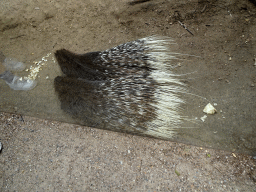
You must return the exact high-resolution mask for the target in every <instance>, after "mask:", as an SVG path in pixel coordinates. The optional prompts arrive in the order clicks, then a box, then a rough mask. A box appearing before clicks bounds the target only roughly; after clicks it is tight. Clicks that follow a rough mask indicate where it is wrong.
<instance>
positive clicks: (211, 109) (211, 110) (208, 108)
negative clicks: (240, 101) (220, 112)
mask: <svg viewBox="0 0 256 192" xmlns="http://www.w3.org/2000/svg"><path fill="white" fill-rule="evenodd" d="M203 112H204V113H207V114H209V115H213V114H214V113H216V112H217V110H216V109H215V108H214V107H213V106H212V104H211V103H208V104H207V105H206V106H205V108H204V110H203Z"/></svg>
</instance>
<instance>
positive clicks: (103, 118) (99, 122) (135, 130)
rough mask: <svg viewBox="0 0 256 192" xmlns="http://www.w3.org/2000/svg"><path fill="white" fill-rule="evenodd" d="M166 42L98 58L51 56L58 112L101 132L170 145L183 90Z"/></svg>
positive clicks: (180, 119)
mask: <svg viewBox="0 0 256 192" xmlns="http://www.w3.org/2000/svg"><path fill="white" fill-rule="evenodd" d="M171 44H173V41H172V40H171V39H170V38H167V37H157V36H152V37H146V38H143V39H139V40H136V41H132V42H128V43H125V44H122V45H119V46H117V47H114V48H111V49H108V50H106V51H102V52H90V53H86V54H74V53H71V52H70V51H67V50H65V49H62V50H58V51H56V53H55V56H56V58H57V61H58V63H59V65H60V67H61V70H62V72H63V73H64V74H65V75H64V76H58V77H56V78H55V81H54V86H55V90H56V92H57V94H58V97H59V99H60V101H61V108H62V109H63V110H64V111H65V112H67V113H68V114H70V115H71V116H72V117H73V118H75V119H76V120H77V122H79V123H81V124H83V125H87V126H91V127H95V128H101V129H108V130H112V131H120V132H126V133H131V134H135V135H141V136H150V137H155V138H161V139H170V138H172V136H173V133H174V130H175V129H177V128H182V126H183V123H184V121H189V119H187V118H186V117H184V116H182V108H181V106H182V105H183V104H184V103H185V101H184V100H183V99H182V97H181V94H183V93H185V92H186V86H185V85H184V84H183V83H182V82H181V81H180V80H179V79H178V78H177V76H176V75H175V74H173V72H172V70H171V69H172V65H171V63H172V60H173V59H175V58H176V55H177V54H175V53H171V52H170V51H169V46H171Z"/></svg>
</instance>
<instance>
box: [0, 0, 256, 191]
mask: <svg viewBox="0 0 256 192" xmlns="http://www.w3.org/2000/svg"><path fill="white" fill-rule="evenodd" d="M129 2H131V1H129V0H98V1H94V0H87V1H82V0H77V1H74V0H67V1H65V2H63V1H60V0H40V1H39V0H38V1H34V0H33V1H32V0H22V1H21V0H16V1H9V0H2V1H0V50H1V51H2V52H3V53H4V54H5V55H6V56H8V57H13V58H16V59H18V60H20V61H23V62H25V63H27V64H32V61H34V60H36V59H37V58H39V57H40V56H43V55H46V54H47V53H49V52H52V53H53V52H54V51H55V50H57V49H60V48H66V49H69V50H71V51H73V52H77V53H84V52H88V51H99V50H105V49H108V48H110V47H113V46H116V45H118V44H121V43H124V42H127V41H131V40H135V39H138V38H142V37H146V36H150V35H155V34H158V35H164V36H169V37H172V38H174V39H175V41H176V42H177V43H178V45H179V48H180V50H182V52H186V53H188V54H192V55H199V56H201V57H203V58H204V61H208V62H205V65H204V66H203V70H204V71H207V73H205V75H204V76H203V78H202V79H203V80H201V81H205V82H210V81H211V82H212V81H215V82H216V83H215V84H206V85H204V84H198V85H194V87H195V88H197V89H198V88H200V87H201V88H202V89H204V88H207V87H211V88H212V90H211V91H212V92H214V93H216V94H217V95H218V94H219V95H221V92H225V86H224V85H227V84H230V82H231V84H230V87H231V88H232V85H233V84H232V82H239V83H238V88H236V87H233V90H236V89H237V92H233V93H232V94H234V95H239V94H240V93H243V94H244V98H246V99H245V100H241V97H239V99H240V100H241V101H240V100H239V99H237V98H236V97H235V96H234V97H232V101H233V100H234V101H235V102H236V103H238V104H239V105H237V106H235V107H234V106H230V108H232V107H233V108H232V110H233V111H234V113H233V114H232V115H234V117H233V119H230V122H231V123H232V121H235V120H236V119H239V118H241V119H243V120H244V121H239V123H240V124H239V126H240V127H243V126H244V125H245V124H246V126H249V127H250V128H251V132H248V133H246V134H247V136H248V137H247V138H250V139H248V141H247V144H246V150H248V151H249V152H250V153H251V154H254V153H253V152H256V151H255V139H253V138H255V137H256V131H255V123H254V122H255V84H256V75H255V74H256V73H255V68H256V67H255V65H256V64H255V62H256V61H255V58H256V41H255V38H256V37H255V32H256V6H255V5H254V4H253V3H252V2H253V1H251V2H250V1H247V0H244V1H237V0H230V1H216V0H208V1H207V0H184V1H180V0H156V1H149V2H144V3H138V4H129ZM254 2H255V1H254ZM179 21H180V22H181V23H183V24H185V25H186V26H187V28H188V29H189V31H190V32H191V33H192V34H193V35H192V34H191V33H190V32H188V31H186V30H185V29H184V28H183V27H182V26H181V25H180V23H179ZM215 90H219V91H217V92H216V91H215ZM0 91H1V87H0ZM0 94H2V93H1V92H0ZM223 94H224V93H223ZM226 94H227V95H228V93H226ZM213 96H214V95H213ZM228 96H230V95H228ZM240 96H241V95H240ZM223 98H224V97H223ZM223 103H224V101H223ZM230 103H231V104H232V102H230ZM236 107H237V108H236ZM0 111H5V110H4V109H1V110H0ZM13 112H14V111H13ZM239 112H241V113H239ZM27 114H29V113H27ZM237 114H238V115H239V118H238V115H237ZM235 115H237V116H235ZM213 121H214V120H212V121H211V122H210V123H212V122H213ZM245 122H246V123H245ZM218 126H220V127H221V126H222V125H221V124H220V125H218ZM246 126H245V127H246ZM233 132H236V130H233ZM195 134H198V133H195ZM232 136H234V138H235V139H236V140H238V141H239V142H241V143H245V142H244V140H242V139H241V138H240V137H239V134H238V135H237V134H236V135H235V134H234V135H232ZM249 136H250V137H249ZM0 141H1V143H2V145H3V148H2V151H1V153H0V162H1V163H0V191H96V190H97V191H255V189H256V184H255V182H256V159H255V158H256V157H255V156H249V155H243V154H238V153H236V152H234V153H232V152H228V151H220V150H214V149H207V148H205V147H201V146H197V147H195V146H191V145H185V144H181V143H175V142H169V141H161V140H157V139H150V138H143V137H139V136H132V135H127V134H121V133H114V132H110V131H105V130H98V129H92V128H88V127H83V126H79V125H74V124H68V123H61V122H57V121H53V120H45V119H39V118H35V117H28V116H21V115H17V114H10V113H4V112H2V113H0ZM212 142H214V141H212ZM241 145H242V144H241ZM244 145H245V144H244ZM223 148H225V147H223ZM225 149H226V148H225Z"/></svg>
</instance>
